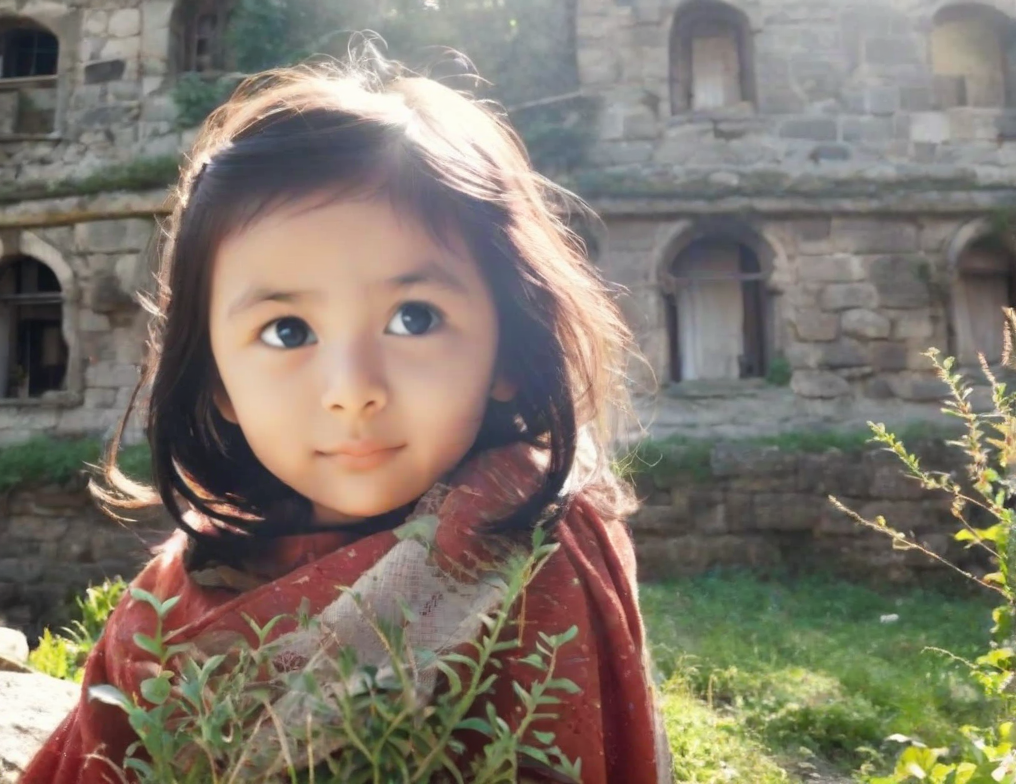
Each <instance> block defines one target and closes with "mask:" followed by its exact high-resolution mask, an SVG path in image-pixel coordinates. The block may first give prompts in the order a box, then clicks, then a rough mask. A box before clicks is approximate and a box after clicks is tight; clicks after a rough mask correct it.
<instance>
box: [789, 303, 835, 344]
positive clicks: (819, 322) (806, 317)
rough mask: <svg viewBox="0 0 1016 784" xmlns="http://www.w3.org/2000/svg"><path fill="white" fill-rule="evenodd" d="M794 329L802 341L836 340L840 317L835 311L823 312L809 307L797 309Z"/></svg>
mask: <svg viewBox="0 0 1016 784" xmlns="http://www.w3.org/2000/svg"><path fill="white" fill-rule="evenodd" d="M794 331H795V332H796V333H797V337H798V338H799V339H800V340H803V341H819V342H824V341H829V340H836V338H837V337H838V336H839V334H840V319H839V317H838V316H837V315H836V314H835V313H825V312H823V311H821V310H815V309H813V308H809V309H807V310H799V311H797V315H796V316H795V318H794Z"/></svg>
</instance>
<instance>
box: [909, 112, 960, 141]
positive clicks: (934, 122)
mask: <svg viewBox="0 0 1016 784" xmlns="http://www.w3.org/2000/svg"><path fill="white" fill-rule="evenodd" d="M951 137H952V126H951V123H950V120H949V115H948V114H945V113H944V112H920V113H916V114H913V115H911V117H910V140H911V141H912V142H914V143H915V144H916V143H924V144H942V143H943V142H947V141H949V139H950V138H951Z"/></svg>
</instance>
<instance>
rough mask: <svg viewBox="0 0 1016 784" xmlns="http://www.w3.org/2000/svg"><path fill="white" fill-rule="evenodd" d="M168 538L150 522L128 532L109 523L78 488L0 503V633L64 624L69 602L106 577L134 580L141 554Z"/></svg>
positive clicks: (35, 492)
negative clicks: (5, 629)
mask: <svg viewBox="0 0 1016 784" xmlns="http://www.w3.org/2000/svg"><path fill="white" fill-rule="evenodd" d="M168 530H169V527H168V526H167V525H166V524H165V523H164V522H161V521H159V520H158V519H155V518H153V519H148V520H146V521H144V522H141V523H138V524H135V525H132V526H129V527H128V526H126V525H121V524H119V523H117V522H114V521H113V520H111V519H110V518H109V517H107V516H105V515H104V514H102V513H101V512H100V511H99V510H98V509H97V508H96V506H95V504H94V503H93V502H92V500H91V496H90V495H89V494H88V491H87V489H86V488H85V487H84V486H83V482H81V481H78V482H74V483H71V484H68V485H64V486H56V485H50V486H43V487H33V488H27V489H18V490H15V491H13V492H12V493H10V494H8V495H7V496H6V497H2V498H0V626H11V627H14V628H20V629H22V630H23V631H25V632H26V633H28V634H29V636H31V635H34V634H38V633H39V632H40V631H41V629H42V627H43V626H44V625H48V624H52V623H57V624H59V623H65V622H66V618H65V617H64V615H63V613H64V611H65V609H66V607H67V604H68V602H70V601H71V600H72V599H73V597H75V596H77V595H78V594H80V592H81V591H83V590H84V588H86V587H87V586H88V585H89V584H93V585H97V584H99V583H101V582H102V581H103V580H104V579H106V578H107V577H115V576H117V575H120V576H123V577H124V578H127V579H130V578H131V577H133V576H134V574H135V573H136V572H137V571H138V569H139V567H140V565H141V564H142V563H144V561H145V559H146V557H147V556H146V552H147V551H146V547H148V546H149V545H150V544H152V543H155V542H157V541H159V540H160V539H161V538H163V537H164V535H165V532H166V531H168Z"/></svg>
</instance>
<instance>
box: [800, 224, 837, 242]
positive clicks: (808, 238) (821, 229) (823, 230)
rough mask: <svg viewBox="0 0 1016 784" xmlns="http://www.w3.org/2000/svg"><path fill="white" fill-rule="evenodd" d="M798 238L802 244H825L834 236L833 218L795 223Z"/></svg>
mask: <svg viewBox="0 0 1016 784" xmlns="http://www.w3.org/2000/svg"><path fill="white" fill-rule="evenodd" d="M794 229H795V230H796V233H797V238H798V239H799V240H800V241H801V242H802V243H808V244H810V243H815V242H823V241H824V240H827V239H829V237H830V236H832V231H833V222H832V219H831V218H802V219H801V220H798V221H795V222H794Z"/></svg>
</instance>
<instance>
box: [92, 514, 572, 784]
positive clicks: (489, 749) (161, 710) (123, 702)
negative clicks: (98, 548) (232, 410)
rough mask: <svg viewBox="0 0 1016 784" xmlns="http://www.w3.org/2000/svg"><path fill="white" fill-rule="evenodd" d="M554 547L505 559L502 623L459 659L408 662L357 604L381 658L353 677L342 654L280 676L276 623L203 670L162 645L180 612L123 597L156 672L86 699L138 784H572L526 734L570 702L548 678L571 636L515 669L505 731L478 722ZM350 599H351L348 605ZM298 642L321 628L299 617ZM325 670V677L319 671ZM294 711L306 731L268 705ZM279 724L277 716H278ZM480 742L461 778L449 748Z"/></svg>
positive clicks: (545, 737) (545, 736) (544, 646)
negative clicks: (544, 773) (434, 682)
mask: <svg viewBox="0 0 1016 784" xmlns="http://www.w3.org/2000/svg"><path fill="white" fill-rule="evenodd" d="M553 550H554V546H553V545H548V544H546V543H545V542H544V540H543V532H542V531H539V530H538V531H537V532H536V534H535V536H534V543H533V549H532V551H531V553H528V554H517V555H515V556H513V557H512V558H511V559H510V560H509V562H508V564H507V565H506V567H505V569H504V572H503V575H502V576H501V577H496V578H490V579H494V580H496V581H497V584H498V586H499V587H501V588H502V591H503V594H502V596H503V599H502V602H501V604H500V607H499V609H498V610H497V611H496V612H494V613H492V614H491V615H490V616H484V617H482V621H483V626H484V632H483V633H482V635H481V638H480V639H479V640H477V641H473V642H471V643H470V644H469V645H470V646H471V648H472V651H471V652H470V654H469V655H466V654H464V653H462V652H461V651H455V652H442V653H434V652H431V651H425V650H411V649H410V648H409V646H408V645H407V642H406V637H405V634H404V623H405V622H412V621H413V620H414V618H413V617H412V614H411V611H410V610H409V609H408V607H405V608H404V617H403V618H396V619H384V618H377V617H373V618H372V617H371V616H370V615H369V613H368V611H367V610H365V609H364V608H363V606H362V604H358V607H359V608H360V610H361V612H363V613H364V618H366V619H367V620H368V622H369V623H370V624H371V626H372V628H373V629H374V631H375V633H376V634H377V636H378V640H379V641H380V642H381V643H382V645H383V646H384V648H385V650H386V652H387V654H388V662H389V663H388V665H386V666H384V667H381V668H378V667H369V666H365V665H362V664H361V663H360V661H359V660H358V657H357V654H356V652H355V651H354V650H353V649H352V648H350V647H339V648H338V650H337V653H335V654H334V655H332V654H329V655H328V658H327V661H326V662H322V661H321V660H320V659H315V658H314V657H312V663H308V664H307V665H306V666H305V667H302V668H298V669H296V670H293V671H282V670H280V668H279V667H278V666H277V664H276V661H277V657H278V654H279V652H280V649H279V647H278V643H276V642H275V641H273V640H272V639H271V632H272V629H273V628H274V627H275V625H276V624H277V623H278V622H279V621H280V620H282V617H281V616H280V617H277V618H275V619H273V620H272V621H270V622H269V623H267V624H266V625H265V626H264V627H263V628H259V627H257V626H256V625H255V624H253V623H251V628H252V631H253V632H254V635H255V637H256V639H257V644H256V645H253V646H246V645H240V646H238V647H236V648H233V649H231V652H230V655H229V657H228V658H227V657H226V656H224V655H215V656H211V657H208V658H204V659H200V658H198V657H197V656H196V655H195V652H194V651H193V650H191V647H190V646H189V645H185V644H176V645H174V644H169V642H168V641H167V636H166V629H165V620H166V617H167V616H168V614H169V612H170V611H171V610H172V609H173V607H174V606H175V605H176V604H177V601H178V600H177V598H170V599H167V600H166V601H160V600H159V599H157V598H156V597H155V596H153V595H152V594H150V593H147V592H145V591H143V590H140V589H137V588H134V589H131V595H132V596H133V597H134V598H135V599H136V600H138V601H142V602H145V603H147V604H149V605H150V606H151V608H152V610H153V612H154V613H155V615H156V626H155V631H154V634H153V635H152V636H146V635H143V634H138V635H135V638H134V641H135V644H136V645H138V647H140V648H141V649H143V650H144V651H146V652H148V653H150V654H151V655H152V656H154V657H155V660H156V662H157V663H158V671H157V674H155V675H154V676H153V677H151V678H148V679H146V680H145V681H143V682H142V683H141V686H140V691H141V694H140V698H139V697H138V696H128V695H125V694H123V693H121V692H119V691H117V690H116V689H114V688H113V687H111V686H103V685H100V686H96V687H93V688H92V689H91V691H90V694H91V697H92V698H94V699H99V700H102V701H104V702H107V703H110V704H113V705H117V706H119V707H120V708H122V709H123V710H124V711H125V712H126V714H127V716H128V719H129V721H130V725H131V727H132V728H133V729H134V730H135V732H137V734H138V738H139V739H138V741H137V742H136V743H135V744H134V745H133V746H132V747H131V748H130V749H129V750H128V758H127V760H126V762H125V768H126V771H127V772H129V773H130V775H132V776H135V777H137V780H138V781H139V782H141V784H149V783H151V784H155V782H158V784H190V783H192V782H202V783H203V784H204V783H205V782H226V781H236V780H248V781H249V780H252V777H253V780H257V781H266V780H270V781H288V782H308V783H310V782H322V783H323V784H328V783H329V782H335V783H336V784H337V783H338V782H394V781H404V782H429V781H456V782H463V781H464V780H469V781H471V782H478V784H483V783H484V782H490V783H493V782H513V781H516V780H518V776H519V759H520V757H522V758H527V759H529V760H530V761H535V762H536V763H538V764H540V765H543V766H546V767H548V768H550V769H552V770H555V771H557V772H559V773H561V774H563V775H566V776H569V777H570V778H571V779H573V780H576V781H577V780H580V777H581V763H580V761H575V762H572V761H570V760H568V759H566V758H565V757H564V755H563V754H562V753H561V751H560V749H558V748H557V747H556V746H554V745H553V742H554V734H553V733H552V732H541V731H537V730H536V729H534V727H533V723H534V722H535V721H538V720H541V719H550V718H553V717H554V715H555V714H554V713H553V705H554V704H556V703H557V702H559V700H558V698H557V697H556V696H555V693H574V692H575V691H577V688H578V687H577V686H576V685H575V684H574V683H573V682H571V681H569V680H567V679H561V678H556V677H554V669H555V666H556V664H557V662H558V660H559V657H560V654H561V650H562V648H564V646H566V645H567V644H568V643H569V642H571V641H572V640H573V639H574V637H575V635H576V634H577V629H576V628H575V627H572V628H571V629H569V630H568V631H566V632H564V633H562V634H558V635H547V634H541V635H540V637H541V642H540V643H539V644H538V650H537V651H536V652H534V653H532V654H530V655H528V656H527V657H526V658H524V659H521V660H520V661H521V663H523V664H525V665H526V666H528V667H529V668H531V669H532V671H533V673H534V680H533V682H532V683H531V685H530V686H529V688H528V689H527V688H524V687H523V686H522V685H521V684H520V683H518V682H513V684H512V686H513V688H514V691H515V694H516V696H517V698H518V700H519V703H520V705H521V707H522V711H521V712H520V714H518V715H516V716H513V717H512V719H513V725H509V723H508V722H506V721H505V720H504V719H503V718H502V717H500V716H498V715H496V713H495V711H494V708H493V705H492V704H491V703H488V704H487V705H486V707H485V710H484V711H480V710H477V708H478V707H479V706H480V704H481V703H479V702H478V701H479V700H480V699H481V698H482V697H483V696H484V695H486V694H488V693H489V692H490V690H491V688H492V687H493V684H494V682H495V681H496V680H497V679H498V678H499V677H500V670H501V668H502V666H503V665H502V664H501V661H500V659H499V658H498V654H500V653H503V652H506V651H510V650H513V649H516V648H518V645H519V641H518V639H517V638H514V637H513V636H512V635H511V634H508V635H507V637H506V636H505V635H506V633H507V632H508V631H509V628H510V626H511V623H510V614H511V609H512V607H513V605H514V603H515V601H516V600H517V599H518V597H519V596H520V595H521V592H522V590H523V588H524V587H525V585H526V584H527V583H528V582H529V580H530V578H531V577H532V575H533V574H534V573H535V571H536V570H537V569H539V567H540V565H541V564H542V563H543V561H544V560H545V559H546V558H547V557H549V555H550V554H551V553H552V552H553ZM354 599H356V597H355V596H354ZM296 620H297V621H298V625H299V627H300V628H303V629H308V628H312V627H316V628H319V627H317V624H318V621H317V620H315V619H311V618H308V617H307V616H306V614H305V613H303V612H301V613H300V615H299V616H298V617H297V618H296ZM323 664H325V665H326V666H325V669H324V671H322V669H321V667H322V665H323ZM430 668H435V669H436V670H437V671H438V672H440V673H441V675H442V676H443V679H444V683H445V685H446V688H444V689H442V690H440V691H439V692H438V693H437V695H436V696H435V698H434V699H433V700H430V701H428V700H426V699H421V698H420V693H419V690H418V677H417V676H418V675H419V674H420V673H421V672H423V671H425V670H429V669H430ZM282 695H285V697H284V699H286V700H287V701H288V702H287V705H292V704H294V703H295V704H296V705H297V706H298V708H299V711H298V713H299V716H300V717H301V718H302V719H303V720H302V721H300V720H295V721H294V720H291V718H290V719H289V720H286V721H283V719H282V717H281V715H280V713H281V712H280V710H278V705H279V703H278V702H276V700H278V698H279V697H280V696H282ZM289 715H290V714H288V713H287V716H289ZM468 731H471V732H474V733H479V735H481V736H485V737H486V738H487V742H486V745H485V747H484V748H483V753H482V754H480V755H478V756H477V757H476V758H475V759H472V760H471V761H470V762H469V763H468V770H462V769H461V767H460V766H461V765H462V764H463V762H462V754H463V753H464V752H465V750H466V748H465V746H464V744H463V743H462V741H461V740H459V739H458V737H457V736H458V734H459V733H462V732H468Z"/></svg>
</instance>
